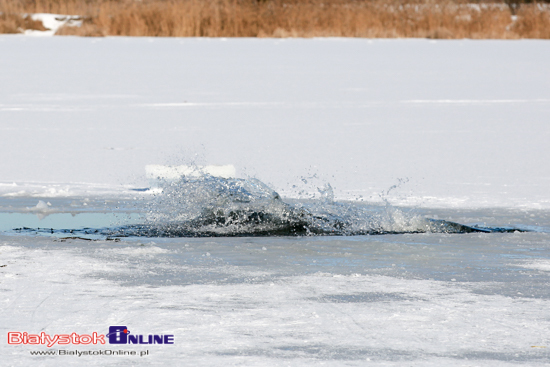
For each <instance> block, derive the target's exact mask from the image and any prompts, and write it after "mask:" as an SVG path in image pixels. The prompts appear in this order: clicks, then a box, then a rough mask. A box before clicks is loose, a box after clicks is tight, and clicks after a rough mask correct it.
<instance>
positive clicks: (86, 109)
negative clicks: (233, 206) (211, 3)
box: [0, 36, 550, 208]
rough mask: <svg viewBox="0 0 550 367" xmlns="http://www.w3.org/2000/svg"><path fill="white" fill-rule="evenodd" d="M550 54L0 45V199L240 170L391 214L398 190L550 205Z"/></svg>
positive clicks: (457, 45)
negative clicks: (155, 167)
mask: <svg viewBox="0 0 550 367" xmlns="http://www.w3.org/2000/svg"><path fill="white" fill-rule="evenodd" d="M549 58H550V47H548V41H537V40H523V41H472V40H456V41H428V40H366V39H309V40H304V39H283V40H273V39H263V40H259V39H231V40H229V39H145V38H141V39H132V38H123V37H121V38H114V37H113V38H109V37H107V38H102V39H95V38H72V37H63V38H56V37H54V38H47V39H34V38H28V37H24V36H1V37H0V83H1V85H2V88H1V90H0V131H1V133H0V154H1V156H2V157H4V158H5V159H3V160H2V161H0V172H2V177H0V181H1V182H2V183H3V184H4V185H3V186H1V187H0V191H3V192H6V191H5V189H9V193H10V194H17V193H19V192H27V191H28V190H26V189H25V188H19V189H13V188H10V187H7V186H6V185H12V183H13V182H15V183H17V184H18V185H26V184H27V183H29V182H31V183H32V184H33V185H34V182H50V183H62V184H71V183H75V182H79V183H94V184H101V185H110V186H111V187H113V188H120V186H121V185H134V187H144V186H146V185H147V181H146V179H145V172H144V167H145V166H146V165H149V164H162V165H189V164H197V165H210V164H214V165H225V164H232V165H234V166H235V167H236V169H237V174H238V175H240V176H241V177H242V176H246V175H250V176H254V177H257V178H259V179H261V180H262V181H264V182H266V183H268V184H270V185H271V186H273V188H274V189H275V190H277V191H278V192H280V193H281V194H282V195H284V196H298V195H299V194H298V193H299V191H300V188H293V186H294V185H298V186H299V185H300V183H301V182H302V181H301V179H302V178H304V179H309V180H310V181H311V180H317V182H318V184H317V185H314V186H318V187H322V186H323V185H324V184H325V183H330V184H331V185H332V187H333V188H334V192H335V196H336V198H337V199H338V198H339V199H364V200H370V201H381V198H380V197H381V196H383V195H385V194H384V193H386V192H387V190H388V189H389V188H390V187H392V186H393V185H396V184H397V183H398V182H399V179H401V181H402V182H406V183H404V184H402V185H400V186H399V189H397V190H393V191H392V192H391V193H390V195H389V198H388V199H389V200H391V201H392V202H393V203H396V204H401V205H413V206H415V205H421V206H426V207H434V206H438V207H494V206H499V207H526V208H550V198H549V196H548V187H550V165H549V164H548V158H549V156H550V153H549V145H548V144H547V141H548V136H549V135H548V134H549V128H550V127H549V125H548V124H547V120H548V116H549V113H550V88H548V86H549V85H550V79H549V75H550V66H549V64H548V63H547V62H546V60H548V59H549ZM68 152H70V154H67V153H68ZM306 189H308V190H306V191H309V192H310V193H315V192H316V191H315V187H311V188H310V187H307V188H306Z"/></svg>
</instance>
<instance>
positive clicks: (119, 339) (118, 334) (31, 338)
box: [8, 326, 174, 348]
mask: <svg viewBox="0 0 550 367" xmlns="http://www.w3.org/2000/svg"><path fill="white" fill-rule="evenodd" d="M105 338H107V341H108V342H109V344H119V345H120V344H174V335H159V334H148V335H141V334H131V333H130V330H128V328H127V327H126V326H109V333H108V334H98V333H96V332H95V331H94V332H93V333H91V334H77V333H71V334H54V335H49V334H46V333H45V332H41V333H40V334H29V333H27V332H23V333H22V332H19V331H10V332H8V344H12V345H17V344H30V345H46V346H48V347H49V348H50V347H53V346H54V345H56V344H57V345H68V344H77V345H81V344H84V345H88V344H105Z"/></svg>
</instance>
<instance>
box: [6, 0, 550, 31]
mask: <svg viewBox="0 0 550 367" xmlns="http://www.w3.org/2000/svg"><path fill="white" fill-rule="evenodd" d="M516 10H517V12H516ZM512 12H514V13H516V15H515V16H514V17H512ZM0 13H2V15H1V16H0V32H4V33H7V32H12V33H13V31H14V30H18V29H19V30H20V29H25V27H26V26H27V25H26V24H25V23H24V22H23V23H21V21H19V23H18V24H16V25H14V22H15V23H16V20H14V19H15V18H17V17H18V16H19V17H20V18H21V19H24V18H23V16H21V14H26V13H56V14H71V15H80V16H82V17H83V18H84V24H83V26H82V27H80V28H71V27H63V28H61V29H60V30H59V31H58V33H57V34H60V35H81V36H101V35H111V36H161V37H325V36H335V37H373V38H374V37H376V38H395V37H422V38H424V37H428V38H450V39H451V38H493V39H494V38H496V39H509V38H512V39H513V38H546V39H548V38H550V7H549V6H548V4H542V5H541V3H535V4H522V5H521V6H519V7H512V6H508V5H507V4H506V3H504V2H500V3H480V2H476V3H467V2H465V1H462V0H444V1H433V0H418V1H410V0H389V1H384V0H141V1H136V0H97V1H92V0H11V1H8V0H0ZM2 17H4V18H2ZM10 22H11V23H10Z"/></svg>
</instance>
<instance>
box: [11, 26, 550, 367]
mask: <svg viewBox="0 0 550 367" xmlns="http://www.w3.org/2000/svg"><path fill="white" fill-rule="evenodd" d="M548 59H550V43H549V42H547V41H466V40H465V41H437V42H435V41H427V40H348V39H323V40H321V39H312V40H272V39H271V40H270V39H264V40H252V39H235V40H224V39H131V38H105V39H84V38H72V37H56V38H44V39H33V38H28V37H23V36H1V37H0V85H2V87H1V88H0V154H1V156H2V157H3V159H2V160H1V161H0V292H1V295H2V297H0V358H1V360H2V363H3V364H6V365H9V366H27V365H30V364H38V365H44V366H57V365H60V364H62V365H81V364H86V365H101V366H104V365H119V364H120V363H125V364H131V365H144V366H148V365H181V364H182V363H183V364H184V365H189V366H212V365H239V366H241V365H243V366H260V365H269V366H288V365H292V366H310V365H326V366H344V365H346V366H348V365H349V366H364V365H374V366H376V365H380V366H402V365H407V366H409V365H410V366H442V365H445V366H480V365H483V366H516V365H529V366H533V365H547V364H548V363H549V362H550V353H549V351H550V341H549V339H550V336H549V331H548V330H550V313H549V311H548V310H550V283H549V282H550V278H549V277H550V195H549V191H548V187H550V164H549V163H548V162H550V146H549V144H548V138H549V137H550V135H549V134H550V125H548V117H549V116H550V88H549V86H550V77H549V75H550V64H548V63H547V60H548ZM149 164H165V165H166V164H174V165H176V164H197V165H204V164H218V165H220V164H232V165H234V166H235V167H236V168H237V176H238V177H240V178H242V179H239V178H238V179H227V180H218V179H215V178H200V179H194V180H190V181H189V180H188V181H185V180H182V181H179V182H175V183H172V184H170V185H165V186H163V191H162V192H161V191H160V190H158V189H156V190H155V189H149V188H150V187H151V182H150V181H148V180H147V178H146V177H145V176H144V173H145V172H144V167H145V166H146V165H149ZM258 180H261V181H258ZM136 225H138V226H139V225H141V227H135V226H136ZM136 228H138V229H137V230H136ZM497 229H498V230H501V229H502V230H504V232H498V231H496V232H491V231H493V230H497ZM71 231H72V233H71ZM484 231H488V232H489V233H484ZM367 233H368V234H367ZM210 235H215V236H216V237H196V236H210ZM181 236H184V237H181ZM112 325H124V326H127V328H128V330H130V332H131V335H132V334H134V335H148V334H155V335H156V334H162V335H174V345H159V344H153V345H145V344H142V345H120V346H119V345H116V346H113V345H109V344H107V345H103V346H101V345H74V344H70V345H55V346H53V347H52V348H48V347H46V346H43V345H9V344H8V342H7V341H8V340H7V334H8V332H28V333H29V334H40V333H41V332H45V333H47V334H49V335H54V334H70V333H73V332H75V333H77V334H91V333H92V332H97V333H100V334H107V333H108V328H109V326H112ZM60 350H62V351H72V352H75V351H76V350H78V351H81V352H82V351H105V350H115V351H118V350H122V351H126V352H131V351H135V352H136V353H137V355H136V356H132V355H111V356H107V355H81V356H80V357H79V356H77V355H60V353H62V352H60ZM37 351H38V352H40V351H52V352H53V353H55V355H48V356H46V355H33V354H32V353H31V352H33V353H35V352H37ZM145 351H148V353H147V355H145V356H143V357H140V356H139V354H140V353H141V352H145ZM75 353H76V352H75Z"/></svg>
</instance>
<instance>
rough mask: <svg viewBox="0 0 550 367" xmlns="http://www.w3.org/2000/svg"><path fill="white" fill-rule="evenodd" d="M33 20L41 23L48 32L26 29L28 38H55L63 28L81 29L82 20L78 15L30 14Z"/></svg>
mask: <svg viewBox="0 0 550 367" xmlns="http://www.w3.org/2000/svg"><path fill="white" fill-rule="evenodd" d="M30 16H31V18H32V20H38V21H41V22H42V24H43V25H44V28H47V29H48V30H46V31H38V30H33V29H26V30H25V32H24V34H25V35H27V36H53V35H54V34H55V32H57V30H58V29H59V28H61V27H63V26H67V27H80V26H82V18H81V17H80V16H78V15H63V14H50V13H36V14H30Z"/></svg>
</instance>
